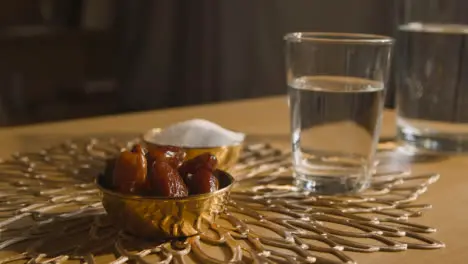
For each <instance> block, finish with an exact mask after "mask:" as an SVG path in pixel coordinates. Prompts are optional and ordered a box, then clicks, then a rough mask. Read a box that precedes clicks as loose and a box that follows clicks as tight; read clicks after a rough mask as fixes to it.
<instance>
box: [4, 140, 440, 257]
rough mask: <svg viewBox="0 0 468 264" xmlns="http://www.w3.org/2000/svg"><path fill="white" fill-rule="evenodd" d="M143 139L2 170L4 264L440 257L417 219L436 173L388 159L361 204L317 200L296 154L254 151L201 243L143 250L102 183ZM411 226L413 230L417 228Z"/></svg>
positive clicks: (37, 155) (55, 154)
mask: <svg viewBox="0 0 468 264" xmlns="http://www.w3.org/2000/svg"><path fill="white" fill-rule="evenodd" d="M136 141H138V139H130V140H129V139H117V138H91V139H77V140H70V141H67V142H65V143H63V144H60V145H56V146H53V147H50V148H47V149H44V150H41V151H39V152H31V153H15V154H13V155H12V157H11V158H10V159H7V160H3V161H2V162H1V163H0V175H1V176H0V264H3V263H11V262H15V263H51V262H54V263H59V262H69V261H72V262H73V261H76V262H77V263H80V262H81V263H83V262H86V263H108V262H112V263H125V262H133V261H136V262H138V263H149V262H152V263H228V262H229V263H288V264H291V263H327V264H330V263H354V261H353V260H352V259H351V258H350V257H349V256H348V255H347V254H346V252H348V251H354V252H378V251H388V252H398V251H404V250H411V249H437V248H441V247H443V246H444V244H443V243H442V242H439V241H437V240H435V239H434V238H432V237H431V236H430V235H428V234H429V233H433V232H435V229H434V228H432V227H428V226H424V225H420V224H417V223H416V222H414V221H412V219H413V218H415V217H419V216H421V215H422V211H423V210H425V209H428V208H430V205H428V204H417V203H416V202H415V201H416V199H417V198H418V196H419V195H420V194H422V193H424V192H425V191H426V190H427V188H428V186H429V185H430V184H432V183H434V182H435V181H437V179H438V175H437V174H425V175H413V174H411V172H410V171H409V169H408V168H407V167H405V166H403V165H402V166H399V165H398V164H394V163H392V162H387V160H385V159H386V158H385V155H382V156H381V159H382V160H381V162H380V167H379V168H378V170H377V173H376V175H374V180H373V184H372V187H371V188H370V189H369V190H367V191H366V192H365V193H362V194H360V195H355V196H316V195H312V194H310V193H307V192H300V191H298V190H296V189H295V187H294V186H293V185H292V179H291V177H290V174H291V173H290V166H291V164H290V154H289V153H287V151H282V150H280V149H276V148H274V147H272V146H270V145H268V144H264V143H258V144H250V145H247V146H246V147H245V149H244V151H243V154H242V157H241V160H240V163H239V164H237V165H236V166H235V167H234V168H233V169H232V173H233V175H234V176H235V177H237V178H238V179H241V178H242V180H240V181H239V182H238V184H237V185H236V187H235V188H234V191H233V192H232V194H231V202H230V204H229V207H228V210H227V211H226V212H225V213H224V214H223V215H221V217H220V219H219V220H218V221H217V222H216V223H207V224H206V227H205V232H204V233H203V234H202V235H200V236H195V237H190V238H188V239H184V240H175V241H154V242H147V241H139V240H138V239H136V238H133V237H129V236H127V235H125V234H123V233H121V232H119V231H117V230H115V229H114V228H113V227H112V226H111V225H110V224H109V222H108V221H107V219H106V215H105V212H104V210H103V208H102V205H101V203H100V200H99V195H98V190H97V189H96V188H95V186H94V184H93V180H94V177H95V176H96V175H97V174H98V173H99V172H101V171H102V168H103V166H104V162H103V161H104V159H105V158H107V157H110V156H113V155H115V154H116V153H118V151H120V150H121V149H122V148H125V147H128V146H129V145H132V144H133V143H135V142H136ZM410 220H411V221H410Z"/></svg>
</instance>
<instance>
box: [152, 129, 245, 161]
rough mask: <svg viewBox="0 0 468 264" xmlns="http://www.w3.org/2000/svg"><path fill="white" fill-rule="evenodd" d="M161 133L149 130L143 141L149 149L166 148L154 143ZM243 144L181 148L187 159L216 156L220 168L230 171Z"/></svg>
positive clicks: (159, 130)
mask: <svg viewBox="0 0 468 264" xmlns="http://www.w3.org/2000/svg"><path fill="white" fill-rule="evenodd" d="M160 132H161V129H160V128H154V129H151V130H149V131H148V132H146V133H145V134H144V135H143V141H144V142H145V144H146V147H147V148H148V149H157V148H162V147H166V146H165V145H160V144H157V143H155V142H153V141H152V140H151V139H152V138H154V136H155V135H156V134H158V133H160ZM242 144H243V142H238V143H236V144H232V145H227V146H218V147H209V148H195V147H185V146H178V147H181V148H182V149H183V150H184V151H185V152H186V153H187V156H186V157H185V159H186V160H187V159H191V158H194V157H196V156H198V155H200V154H202V153H205V152H209V153H211V154H213V155H215V156H216V158H217V159H218V168H219V169H221V170H229V169H230V168H231V167H232V166H233V165H234V164H236V163H237V161H238V160H239V157H240V153H241V150H242Z"/></svg>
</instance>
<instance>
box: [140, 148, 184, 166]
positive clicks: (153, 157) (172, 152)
mask: <svg viewBox="0 0 468 264" xmlns="http://www.w3.org/2000/svg"><path fill="white" fill-rule="evenodd" d="M146 158H147V159H148V164H153V162H155V161H166V162H167V163H169V164H170V165H171V166H172V167H173V168H175V169H177V168H179V167H180V165H182V162H184V158H185V151H184V150H183V149H182V148H178V147H170V146H166V147H158V148H157V149H152V150H150V151H148V153H147V154H146Z"/></svg>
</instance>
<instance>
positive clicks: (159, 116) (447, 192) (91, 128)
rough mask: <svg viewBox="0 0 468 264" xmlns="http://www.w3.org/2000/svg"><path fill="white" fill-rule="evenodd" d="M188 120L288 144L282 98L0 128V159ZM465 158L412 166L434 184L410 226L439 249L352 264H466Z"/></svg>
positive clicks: (366, 257)
mask: <svg viewBox="0 0 468 264" xmlns="http://www.w3.org/2000/svg"><path fill="white" fill-rule="evenodd" d="M190 118H205V119H208V120H211V121H213V122H216V123H218V124H220V125H222V126H224V127H228V128H231V129H235V130H238V131H243V132H245V133H247V134H249V136H251V137H255V138H259V139H263V140H264V141H271V142H277V143H281V144H288V141H289V121H288V119H289V114H288V108H287V101H286V98H285V97H270V98H261V99H253V100H244V101H237V102H227V103H221V104H212V105H202V106H195V107H186V108H177V109H169V110H160V111H151V112H142V113H135V114H127V115H117V116H110V117H100V118H91V119H82V120H72V121H67V122H60V123H46V124H40V125H32V126H23V127H16V128H2V129H0V146H1V148H0V156H1V157H7V156H8V155H9V154H10V153H12V152H14V151H25V150H35V149H38V148H40V147H44V146H48V145H50V144H53V143H56V142H60V141H63V140H65V139H69V138H71V137H79V136H87V135H115V134H135V133H141V132H143V131H145V130H147V129H149V128H152V127H164V126H166V125H169V124H171V123H173V122H177V121H182V120H186V119H190ZM394 128H395V126H394V114H393V113H392V112H390V111H387V112H386V113H385V118H384V126H383V132H382V135H384V136H391V135H393V134H394ZM467 169H468V156H454V157H450V158H447V159H444V160H442V161H438V162H433V163H424V164H418V165H415V166H414V170H415V171H418V172H438V173H440V174H441V178H440V180H439V181H438V182H437V183H435V184H434V185H432V186H431V187H430V188H429V191H428V192H427V193H426V194H424V195H423V196H422V197H421V198H420V200H419V201H420V202H424V203H430V204H432V205H433V209H432V210H429V211H427V212H425V214H424V216H423V217H422V218H420V219H417V220H416V222H419V223H423V224H427V225H429V226H433V227H437V229H438V232H437V233H436V235H435V237H436V238H437V239H439V240H441V241H443V242H445V243H446V248H445V249H440V250H429V251H424V250H422V251H415V250H411V251H406V252H400V253H372V254H363V253H359V254H352V253H351V254H350V255H352V256H353V258H355V259H356V260H357V261H358V263H379V264H397V263H398V264H400V263H411V264H418V263H424V264H439V263H450V264H456V263H460V264H461V263H468V239H467V238H468V210H467V208H468V175H467Z"/></svg>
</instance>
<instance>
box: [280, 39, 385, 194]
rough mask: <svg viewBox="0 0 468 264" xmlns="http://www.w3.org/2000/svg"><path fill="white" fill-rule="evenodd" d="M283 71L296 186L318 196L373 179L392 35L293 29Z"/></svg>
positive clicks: (360, 185)
mask: <svg viewBox="0 0 468 264" xmlns="http://www.w3.org/2000/svg"><path fill="white" fill-rule="evenodd" d="M285 41H286V71H287V82H288V93H289V108H290V114H291V140H292V155H293V167H294V177H295V183H296V186H298V187H299V188H301V189H305V190H309V191H312V192H316V193H321V194H339V193H349V192H356V191H360V190H363V189H364V188H366V187H367V186H368V184H369V182H370V177H371V175H372V170H373V167H374V154H375V150H376V146H377V143H378V137H379V132H380V124H381V116H382V110H383V105H384V100H385V88H386V84H387V79H388V72H389V64H390V56H391V51H392V46H393V40H392V39H391V38H389V37H385V36H377V35H367V34H345V33H342V34H341V33H304V32H298V33H289V34H287V35H286V36H285Z"/></svg>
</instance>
